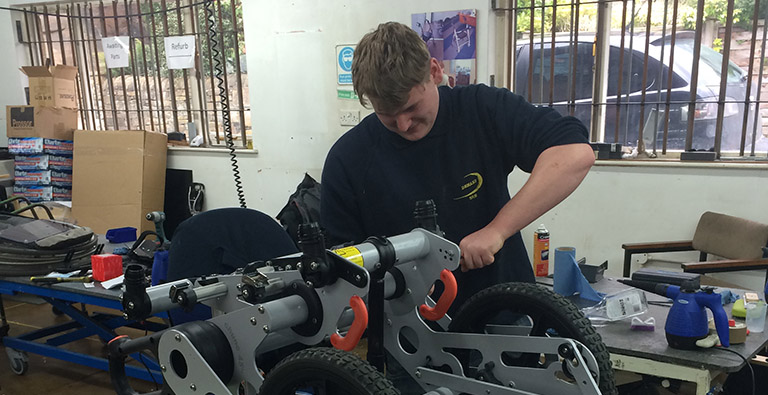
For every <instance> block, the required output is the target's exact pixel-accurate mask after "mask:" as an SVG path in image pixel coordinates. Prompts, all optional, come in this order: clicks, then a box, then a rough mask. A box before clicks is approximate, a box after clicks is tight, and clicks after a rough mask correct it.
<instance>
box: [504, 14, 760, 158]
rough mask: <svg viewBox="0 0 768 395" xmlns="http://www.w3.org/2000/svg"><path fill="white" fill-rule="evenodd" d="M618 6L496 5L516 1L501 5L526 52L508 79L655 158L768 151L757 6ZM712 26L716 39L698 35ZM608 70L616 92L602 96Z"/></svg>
mask: <svg viewBox="0 0 768 395" xmlns="http://www.w3.org/2000/svg"><path fill="white" fill-rule="evenodd" d="M711 1H712V2H723V3H724V2H726V1H727V0H711ZM608 3H609V4H610V7H602V8H598V6H597V3H595V2H576V1H570V2H569V1H557V2H555V1H553V0H519V1H517V2H496V3H495V4H510V5H512V6H510V7H507V8H497V11H498V12H500V13H504V15H505V16H506V17H507V18H508V21H509V22H510V23H511V24H512V28H511V29H510V30H509V31H510V32H511V35H510V36H508V37H507V40H509V41H510V42H511V44H512V48H516V49H517V51H516V52H515V53H514V56H511V57H510V59H509V61H511V60H513V59H514V62H515V63H514V65H510V67H508V69H509V70H510V77H512V78H514V81H515V83H514V84H509V83H508V82H506V81H505V83H507V86H508V87H509V88H510V89H513V90H514V91H515V92H517V93H519V94H521V95H523V96H524V97H526V98H527V99H528V100H529V101H531V102H532V103H534V104H538V105H546V106H552V107H553V108H555V109H556V110H558V111H559V112H561V113H563V114H569V115H573V116H575V117H577V118H579V119H581V120H582V121H583V122H584V123H585V124H586V125H587V126H588V127H589V128H590V129H591V135H592V139H593V140H595V141H598V140H599V141H602V142H618V143H622V144H624V145H626V146H629V147H639V148H640V149H641V150H642V149H645V151H646V152H648V153H649V154H651V155H656V154H666V153H667V151H668V150H669V151H683V150H714V151H716V152H718V153H723V154H727V155H755V154H756V153H761V154H762V155H764V154H765V153H766V152H768V125H766V127H765V128H764V126H763V124H764V122H763V115H762V114H761V112H760V107H761V105H762V104H763V103H766V102H767V101H766V98H768V88H762V86H763V85H764V84H763V75H762V73H760V72H759V71H758V70H757V69H758V68H759V67H760V66H759V65H760V64H761V62H760V59H761V57H762V55H761V54H762V53H764V52H765V47H766V41H768V40H765V39H764V33H763V31H762V27H761V26H760V27H758V26H759V24H758V20H757V17H756V16H755V14H756V12H755V9H756V2H748V1H737V2H736V11H735V14H736V13H738V16H739V18H734V17H733V16H728V15H718V14H713V15H708V14H706V13H707V12H710V9H709V8H705V11H704V14H702V15H697V14H696V12H697V11H696V2H695V1H694V2H692V1H689V0H669V1H662V0H654V1H651V2H642V3H633V2H626V1H618V0H615V1H609V2H608ZM715 8H718V7H713V10H714V9H715ZM718 9H719V8H718ZM722 9H723V10H724V9H726V8H725V7H723V8H722ZM606 12H607V13H608V14H607V15H603V14H604V13H606ZM760 12H762V13H764V10H759V12H758V13H760ZM598 14H600V15H598ZM684 15H685V16H684ZM691 15H693V19H691V18H690V16H691ZM603 16H605V18H604V17H603ZM717 17H720V18H721V20H720V21H715V18H717ZM705 21H706V22H705ZM713 21H714V22H713ZM598 23H601V25H600V26H598ZM705 23H706V24H709V25H710V26H708V29H707V30H708V31H714V32H716V34H715V35H714V36H712V37H706V36H704V35H702V34H697V33H695V32H697V31H698V32H701V31H702V30H703V26H704V24H705ZM598 27H599V28H598ZM500 29H505V30H504V31H505V32H506V31H507V30H506V27H503V26H502V27H500ZM598 31H599V32H601V33H599V34H600V36H599V37H598V33H597V32H598ZM599 42H606V48H607V49H608V56H606V58H605V60H604V67H603V68H602V71H601V70H600V68H599V67H597V66H598V64H597V61H601V59H596V58H595V56H596V55H595V54H596V53H597V52H598V51H597V49H598V48H597V45H598V43H599ZM499 45H500V46H503V47H506V46H507V45H509V43H501V44H499ZM553 46H554V53H552V48H553ZM574 49H576V51H574ZM750 53H752V54H753V55H752V58H750ZM726 55H727V57H728V62H726V63H725V66H724V65H723V61H724V57H725V56H726ZM574 59H575V62H576V67H573V64H574ZM723 68H725V71H722V70H723ZM598 72H601V73H605V74H604V75H605V76H606V79H607V87H606V92H605V95H604V96H602V95H601V96H599V97H597V98H596V97H593V95H594V94H593V92H594V91H595V83H596V82H597V81H602V80H603V79H602V78H598V77H602V76H598V75H597V73H598ZM763 89H765V92H763V91H762V90H763ZM595 105H597V106H595ZM596 107H597V108H602V110H601V111H596V110H595V108H596ZM765 107H766V110H768V103H766V104H765ZM593 116H600V117H604V119H600V121H601V122H597V121H598V120H597V119H594V120H593V119H592V117H593ZM601 125H602V127H603V130H598V128H600V127H601ZM641 142H642V143H643V144H640V143H641Z"/></svg>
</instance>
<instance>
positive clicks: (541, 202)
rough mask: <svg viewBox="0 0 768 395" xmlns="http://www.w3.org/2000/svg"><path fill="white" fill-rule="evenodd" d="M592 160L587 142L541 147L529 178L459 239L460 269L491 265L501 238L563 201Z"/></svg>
mask: <svg viewBox="0 0 768 395" xmlns="http://www.w3.org/2000/svg"><path fill="white" fill-rule="evenodd" d="M594 162H595V154H594V152H593V150H592V147H590V146H589V144H567V145H558V146H554V147H550V148H547V149H546V150H544V152H542V153H541V155H539V157H538V159H537V160H536V164H535V165H534V167H533V171H532V172H531V176H530V177H529V178H528V181H527V182H526V183H525V185H523V187H522V188H521V189H520V191H518V192H517V194H516V195H515V196H513V197H512V199H510V200H509V202H507V204H505V205H504V207H502V208H501V210H500V211H499V213H498V214H496V217H495V218H494V219H493V221H491V223H489V224H488V225H486V226H485V227H484V228H482V229H480V230H478V231H476V232H474V233H472V234H470V235H468V236H467V237H465V238H464V239H462V240H461V242H460V243H459V248H461V269H462V271H467V270H471V269H478V268H481V267H483V266H487V265H490V264H492V263H493V260H494V255H495V254H496V253H497V252H498V251H499V250H500V249H501V247H502V246H503V245H504V241H505V240H506V239H507V238H509V237H510V236H512V235H513V234H515V233H517V232H518V231H520V229H522V228H524V227H525V226H527V225H528V224H530V223H531V222H533V220H535V219H536V218H538V217H540V216H541V215H542V214H544V213H546V212H547V211H549V210H550V209H551V208H553V207H555V206H556V205H557V204H558V203H560V202H561V201H563V200H565V198H566V197H568V195H570V194H571V192H573V191H574V190H575V189H576V187H578V186H579V184H580V183H581V181H582V180H583V179H584V177H585V176H586V175H587V173H588V172H589V169H590V167H592V164H593V163H594Z"/></svg>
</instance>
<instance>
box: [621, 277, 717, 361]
mask: <svg viewBox="0 0 768 395" xmlns="http://www.w3.org/2000/svg"><path fill="white" fill-rule="evenodd" d="M619 282H621V283H624V284H627V285H630V286H633V287H636V288H640V289H642V290H644V291H648V292H653V293H655V294H658V295H661V296H666V297H668V298H670V299H672V300H673V303H672V307H671V308H670V309H669V314H667V323H666V325H665V326H664V331H665V332H666V334H667V343H669V346H670V347H672V348H679V349H684V350H695V349H698V346H696V341H697V340H700V339H703V338H705V337H707V335H708V334H709V325H708V319H707V311H706V310H704V308H705V307H706V308H708V309H709V310H710V311H712V315H713V316H714V317H715V329H717V336H718V337H719V338H720V344H722V345H723V347H728V346H729V345H730V344H729V332H728V315H727V314H726V313H725V310H724V309H723V304H722V298H721V296H720V294H719V293H716V292H714V288H713V287H704V288H702V289H699V288H698V287H695V286H692V285H691V284H690V283H688V282H684V283H683V285H682V286H677V285H670V284H663V283H654V282H649V281H635V280H619Z"/></svg>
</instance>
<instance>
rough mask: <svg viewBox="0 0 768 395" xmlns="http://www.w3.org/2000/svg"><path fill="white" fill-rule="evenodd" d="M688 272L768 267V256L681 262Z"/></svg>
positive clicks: (713, 271)
mask: <svg viewBox="0 0 768 395" xmlns="http://www.w3.org/2000/svg"><path fill="white" fill-rule="evenodd" d="M681 266H682V267H683V271H684V272H688V273H717V272H735V271H739V270H755V269H768V258H763V259H726V260H721V261H709V262H690V263H683V264H681Z"/></svg>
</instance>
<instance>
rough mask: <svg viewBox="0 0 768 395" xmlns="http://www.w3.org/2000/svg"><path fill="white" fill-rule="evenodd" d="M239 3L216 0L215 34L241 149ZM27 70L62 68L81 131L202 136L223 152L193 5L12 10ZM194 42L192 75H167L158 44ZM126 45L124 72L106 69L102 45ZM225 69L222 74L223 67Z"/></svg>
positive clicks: (209, 67)
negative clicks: (183, 38) (68, 72)
mask: <svg viewBox="0 0 768 395" xmlns="http://www.w3.org/2000/svg"><path fill="white" fill-rule="evenodd" d="M241 7H242V5H241V1H238V0H216V1H215V9H216V12H215V13H214V14H215V18H216V19H217V20H216V23H215V26H216V28H217V35H218V36H219V37H220V40H219V41H220V42H219V45H220V51H221V52H222V56H223V59H222V61H223V64H224V71H225V72H224V78H225V80H226V84H225V88H226V94H227V97H228V98H229V102H230V108H229V111H230V117H231V118H232V119H236V120H237V122H233V130H234V131H235V132H236V133H235V134H236V139H238V140H239V142H236V144H238V145H240V146H246V145H247V141H248V139H249V138H250V136H249V134H250V130H251V121H250V114H249V113H250V108H249V106H247V105H246V104H247V103H248V86H247V83H248V79H247V76H246V77H244V76H243V75H244V74H246V70H245V69H244V68H243V67H242V65H241V62H242V61H244V59H245V58H244V57H241V55H240V52H241V51H244V38H243V29H242V26H243V24H242V12H241ZM15 8H16V9H18V10H19V11H18V12H14V18H15V19H17V20H19V21H21V23H22V24H23V29H22V31H21V34H22V36H23V37H21V38H20V42H22V43H23V44H24V45H26V46H27V51H25V52H24V53H25V55H27V56H28V58H27V59H26V61H27V63H28V64H30V65H33V66H35V65H48V64H68V65H72V66H76V67H77V68H78V70H79V73H78V79H77V84H76V87H77V90H78V101H79V107H80V127H82V128H85V129H93V130H105V129H115V130H116V129H125V128H127V129H132V128H138V129H145V130H154V131H157V132H163V133H168V132H172V131H179V132H185V133H187V136H188V138H189V139H191V137H192V136H190V133H189V132H190V130H189V129H190V128H191V127H190V124H194V129H195V131H194V132H195V134H200V133H202V134H203V136H204V141H205V143H206V144H210V145H218V144H224V133H223V131H222V130H220V129H219V125H220V124H221V118H222V113H221V105H220V101H221V99H220V97H219V95H218V94H217V92H218V89H215V85H214V84H215V81H214V78H215V77H214V73H215V71H214V70H213V63H214V62H213V60H212V52H211V49H210V45H211V43H210V39H209V37H208V34H207V32H208V28H207V16H206V13H205V9H204V8H203V3H202V2H201V1H196V0H116V1H112V2H111V4H109V3H105V2H103V1H98V2H95V1H88V2H76V3H75V2H72V3H69V4H61V5H55V6H48V5H43V6H42V7H40V6H25V7H15ZM174 35H194V36H195V37H196V44H197V45H196V47H197V51H196V52H197V54H196V59H195V68H193V69H184V70H169V69H167V68H166V65H165V48H164V40H163V38H164V37H168V36H174ZM108 36H129V37H130V64H129V66H128V67H125V68H120V69H107V68H106V64H105V60H104V54H103V52H102V51H101V38H102V37H108ZM227 66H228V67H227Z"/></svg>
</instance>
